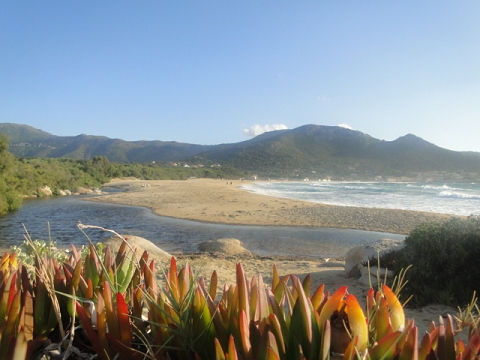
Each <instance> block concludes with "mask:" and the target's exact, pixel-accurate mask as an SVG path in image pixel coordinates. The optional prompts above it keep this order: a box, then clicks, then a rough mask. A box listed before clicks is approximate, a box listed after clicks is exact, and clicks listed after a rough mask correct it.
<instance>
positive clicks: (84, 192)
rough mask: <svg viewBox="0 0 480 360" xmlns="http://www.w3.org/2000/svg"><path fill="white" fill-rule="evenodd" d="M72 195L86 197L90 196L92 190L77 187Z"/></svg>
mask: <svg viewBox="0 0 480 360" xmlns="http://www.w3.org/2000/svg"><path fill="white" fill-rule="evenodd" d="M73 193H74V194H75V195H88V194H92V193H93V190H92V189H88V188H85V187H78V188H76V189H75V190H74V191H73Z"/></svg>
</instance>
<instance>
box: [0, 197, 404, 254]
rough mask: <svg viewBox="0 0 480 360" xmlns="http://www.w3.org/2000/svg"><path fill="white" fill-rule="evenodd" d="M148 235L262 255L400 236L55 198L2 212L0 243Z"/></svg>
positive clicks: (189, 247)
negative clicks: (233, 245) (206, 219)
mask: <svg viewBox="0 0 480 360" xmlns="http://www.w3.org/2000/svg"><path fill="white" fill-rule="evenodd" d="M79 221H80V222H81V223H82V224H85V225H96V226H101V227H104V228H107V229H111V230H114V231H116V232H118V233H120V234H128V235H135V236H140V237H143V238H146V239H148V240H150V241H152V242H153V243H155V244H156V245H158V246H159V247H161V248H162V249H163V250H165V251H167V252H194V251H197V246H198V244H200V243H201V242H204V241H207V240H212V239H219V238H227V237H228V238H230V237H231V238H236V239H239V240H241V241H242V242H243V244H244V246H245V247H246V248H247V249H248V250H250V251H252V252H254V253H257V254H260V255H298V256H312V257H342V256H344V255H345V252H346V251H347V250H348V249H349V248H351V247H352V246H355V245H358V244H366V243H369V242H373V241H377V240H379V239H381V238H390V239H404V238H405V236H403V235H396V234H387V233H379V232H369V231H361V230H347V229H329V228H319V229H318V228H317V229H314V228H296V227H272V226H242V225H218V224H205V223H199V222H194V221H187V220H178V219H172V218H166V217H161V216H156V215H153V214H152V212H151V211H150V210H149V209H145V208H140V207H131V206H121V205H113V204H102V203H96V202H90V201H83V200H81V199H80V198H78V197H57V198H49V199H41V200H28V201H25V202H24V204H23V206H22V208H21V209H20V210H19V211H17V212H15V213H11V214H8V215H6V216H4V217H0V248H8V247H10V246H12V245H18V244H19V243H21V242H22V241H23V239H24V234H25V230H24V227H23V225H25V227H26V229H27V231H28V232H29V234H30V235H31V237H32V239H43V240H48V239H49V238H51V239H52V240H54V241H56V242H57V244H58V245H59V246H68V245H69V244H70V243H73V244H74V245H76V246H77V245H78V246H80V245H83V244H86V236H88V237H89V238H90V239H91V240H92V241H93V242H98V241H100V240H101V239H103V238H105V237H107V236H109V235H111V234H109V233H105V232H102V231H100V230H95V229H87V230H85V233H86V235H85V234H83V233H82V232H81V231H80V230H79V229H78V228H77V224H78V222H79Z"/></svg>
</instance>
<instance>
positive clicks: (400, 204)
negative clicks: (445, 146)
mask: <svg viewBox="0 0 480 360" xmlns="http://www.w3.org/2000/svg"><path fill="white" fill-rule="evenodd" d="M243 188H245V189H246V190H249V191H252V192H255V193H259V194H265V195H272V196H278V197H283V198H289V199H298V200H305V201H312V202H320V203H324V204H329V205H343V206H359V207H371V208H386V209H402V210H418V211H428V212H436V213H442V214H451V215H464V216H468V215H479V214H480V184H461V183H380V182H334V181H332V182H330V181H320V182H271V183H261V182H259V183H254V184H248V185H244V186H243Z"/></svg>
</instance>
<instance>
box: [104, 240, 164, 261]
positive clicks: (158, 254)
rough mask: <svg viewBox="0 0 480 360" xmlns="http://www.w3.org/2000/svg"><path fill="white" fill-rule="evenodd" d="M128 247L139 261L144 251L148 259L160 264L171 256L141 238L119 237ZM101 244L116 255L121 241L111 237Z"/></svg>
mask: <svg viewBox="0 0 480 360" xmlns="http://www.w3.org/2000/svg"><path fill="white" fill-rule="evenodd" d="M121 236H122V237H123V238H124V239H125V240H126V241H127V242H128V244H130V246H131V247H132V248H133V249H134V250H136V251H135V255H136V258H137V260H138V259H140V257H141V256H142V254H143V252H144V251H147V252H148V255H149V259H155V260H156V261H159V262H162V261H166V260H170V259H171V258H172V255H170V254H169V253H167V252H166V251H163V250H162V249H160V248H159V247H158V246H156V245H155V244H154V243H152V242H151V241H149V240H147V239H144V238H141V237H139V236H130V235H121ZM102 243H103V244H105V245H107V246H110V247H111V249H112V250H113V251H114V252H115V253H116V252H117V251H118V249H119V248H120V245H121V244H122V239H121V238H119V237H118V236H111V237H108V238H106V239H104V240H103V241H102Z"/></svg>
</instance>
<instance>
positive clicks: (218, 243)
mask: <svg viewBox="0 0 480 360" xmlns="http://www.w3.org/2000/svg"><path fill="white" fill-rule="evenodd" d="M198 249H199V250H200V251H205V252H216V253H222V254H225V255H245V254H251V253H250V251H248V250H247V249H245V248H244V247H243V246H242V242H241V241H240V240H238V239H233V238H222V239H218V240H209V241H206V242H203V243H201V244H200V245H198Z"/></svg>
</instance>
